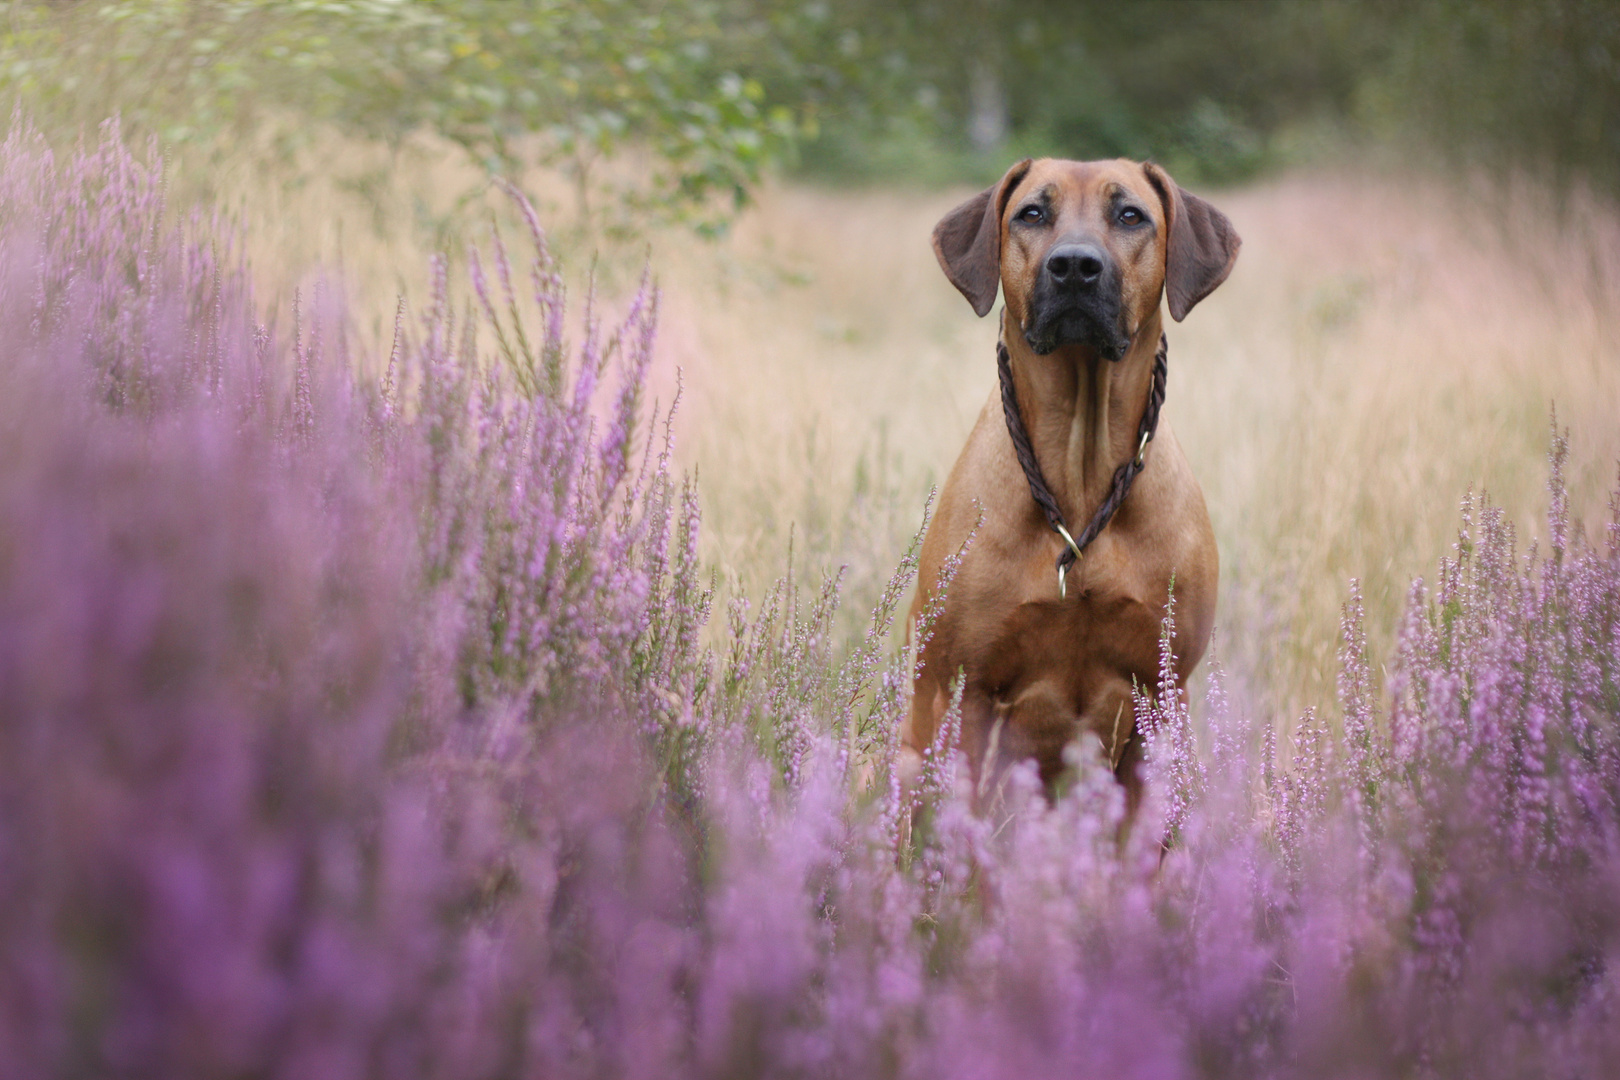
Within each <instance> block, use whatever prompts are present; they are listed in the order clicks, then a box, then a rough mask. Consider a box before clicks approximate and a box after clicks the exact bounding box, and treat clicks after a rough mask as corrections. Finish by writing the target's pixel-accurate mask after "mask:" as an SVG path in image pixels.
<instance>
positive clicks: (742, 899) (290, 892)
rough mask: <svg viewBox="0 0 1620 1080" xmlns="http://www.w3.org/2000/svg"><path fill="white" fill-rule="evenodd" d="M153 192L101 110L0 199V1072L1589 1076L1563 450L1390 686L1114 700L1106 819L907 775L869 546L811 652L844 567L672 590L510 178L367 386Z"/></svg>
mask: <svg viewBox="0 0 1620 1080" xmlns="http://www.w3.org/2000/svg"><path fill="white" fill-rule="evenodd" d="M163 193H164V185H163V182H162V173H161V170H160V169H159V168H158V167H157V166H156V165H155V164H154V162H153V158H152V156H150V155H148V156H145V157H143V156H141V155H136V154H131V153H130V152H129V151H127V150H126V149H125V148H124V147H123V146H122V144H121V143H120V142H119V140H118V137H117V132H116V130H111V131H108V132H107V133H105V135H104V136H103V138H102V139H101V140H100V141H99V142H98V143H95V144H91V145H87V146H86V147H84V148H82V149H81V151H80V152H79V153H78V154H77V155H75V156H73V157H71V158H70V159H65V160H58V159H56V158H54V157H53V156H52V155H51V154H50V153H49V152H48V151H47V150H46V149H45V147H44V145H43V143H42V142H41V141H40V140H39V139H38V138H37V137H36V136H34V135H33V134H32V133H31V132H30V131H29V130H28V129H27V128H26V126H18V127H17V128H16V129H15V130H14V131H13V133H12V135H11V136H10V141H9V142H8V143H7V145H6V149H5V155H4V159H3V164H0V222H3V226H4V231H3V233H0V237H3V243H4V249H3V251H0V327H3V335H4V336H3V340H4V341H5V343H6V344H5V351H4V357H5V362H4V365H3V367H0V379H3V380H4V387H3V392H0V440H4V448H5V452H4V454H3V455H0V522H3V523H4V524H3V525H0V716H3V717H4V719H5V723H4V724H0V1031H3V1033H4V1036H3V1039H4V1045H5V1046H6V1053H5V1054H4V1056H3V1058H0V1069H4V1070H5V1071H6V1072H7V1073H10V1074H15V1075H18V1076H44V1075H60V1076H79V1075H106V1074H141V1075H163V1076H243V1075H250V1076H272V1075H275V1076H283V1075H285V1076H299V1077H305V1076H323V1077H327V1076H331V1077H338V1076H387V1077H396V1076H418V1075H420V1076H454V1077H492V1076H533V1075H540V1076H596V1077H600V1076H637V1077H639V1076H650V1075H671V1076H752V1075H772V1076H774V1075H782V1076H919V1077H920V1076H947V1077H954V1076H963V1077H967V1076H976V1077H994V1076H1002V1075H1006V1076H1027V1075H1055V1074H1065V1075H1098V1074H1102V1073H1104V1072H1106V1073H1109V1074H1114V1075H1123V1076H1141V1077H1166V1076H1188V1077H1192V1076H1205V1077H1211V1076H1214V1077H1220V1076H1233V1077H1236V1076H1256V1075H1259V1076H1277V1077H1284V1076H1301V1077H1305V1076H1309V1077H1323V1076H1346V1077H1349V1076H1368V1075H1378V1076H1384V1075H1387V1076H1429V1075H1438V1076H1453V1075H1469V1076H1481V1077H1493V1076H1519V1075H1526V1074H1533V1075H1538V1076H1568V1077H1578V1076H1597V1075H1606V1074H1608V1073H1609V1072H1612V1071H1613V1070H1614V1068H1615V1066H1616V1065H1617V1064H1620V1038H1617V1036H1616V1032H1617V1031H1620V1023H1617V1021H1620V1016H1617V1015H1616V1008H1617V998H1616V995H1615V992H1614V985H1613V980H1614V958H1615V957H1616V955H1617V950H1620V906H1617V905H1616V903H1615V901H1614V896H1615V895H1616V886H1617V885H1620V492H1617V493H1616V494H1615V495H1614V496H1613V503H1614V505H1613V509H1612V516H1613V519H1614V523H1613V524H1612V525H1610V526H1609V527H1608V532H1607V535H1606V536H1605V537H1603V538H1601V539H1600V541H1599V542H1598V543H1597V544H1596V545H1594V544H1593V543H1592V542H1590V541H1589V540H1588V538H1587V536H1586V534H1585V533H1584V532H1583V531H1582V530H1581V529H1580V528H1578V527H1576V522H1575V521H1574V519H1573V518H1572V516H1571V497H1570V489H1569V486H1568V484H1567V482H1566V476H1567V474H1568V473H1569V472H1570V471H1571V469H1572V468H1573V467H1574V465H1573V463H1574V460H1575V459H1574V458H1573V457H1572V455H1571V452H1570V449H1569V444H1568V442H1567V440H1566V438H1565V436H1564V435H1563V434H1562V433H1561V432H1555V435H1554V439H1553V451H1552V455H1551V463H1552V467H1551V473H1550V481H1549V483H1548V491H1549V494H1550V503H1549V510H1548V514H1547V526H1546V530H1547V531H1546V539H1545V541H1544V542H1542V543H1541V544H1538V545H1532V548H1531V551H1530V552H1529V553H1528V554H1522V553H1520V552H1519V551H1518V550H1517V548H1516V546H1515V540H1514V529H1513V528H1512V526H1511V523H1510V521H1509V519H1508V517H1507V516H1506V515H1505V514H1504V513H1503V512H1502V511H1501V510H1499V509H1496V508H1494V507H1492V506H1491V505H1490V504H1489V503H1486V502H1484V501H1483V500H1473V501H1471V502H1470V503H1469V504H1468V505H1467V507H1466V511H1465V518H1464V523H1463V527H1462V530H1461V532H1460V534H1459V535H1458V540H1457V543H1456V547H1455V550H1454V552H1453V555H1452V556H1450V557H1448V558H1447V560H1446V561H1444V562H1442V563H1441V565H1440V567H1439V570H1438V573H1437V574H1436V576H1435V577H1434V579H1433V584H1432V585H1428V586H1425V585H1422V584H1419V585H1416V586H1413V587H1412V588H1411V591H1410V595H1409V597H1408V599H1407V603H1406V605H1405V608H1404V610H1405V616H1404V620H1403V621H1402V622H1401V623H1400V625H1399V627H1398V628H1397V629H1396V630H1395V632H1394V636H1395V639H1396V640H1397V641H1398V646H1399V647H1398V650H1397V652H1396V654H1395V662H1394V666H1393V668H1392V673H1391V678H1390V680H1389V692H1388V693H1387V694H1385V693H1382V692H1380V691H1379V689H1378V679H1377V678H1376V676H1375V667H1374V666H1375V664H1376V663H1377V658H1378V654H1377V652H1376V650H1375V649H1374V647H1373V645H1372V644H1371V643H1370V642H1371V640H1372V632H1371V631H1375V630H1376V629H1377V627H1376V626H1375V627H1369V626H1368V625H1367V621H1366V619H1365V617H1364V613H1363V600H1362V597H1361V595H1360V594H1359V593H1357V592H1355V591H1352V593H1351V595H1350V599H1349V601H1348V603H1346V604H1345V606H1344V610H1343V618H1342V627H1341V632H1340V646H1339V650H1338V652H1339V658H1338V665H1337V666H1338V669H1339V671H1340V675H1339V678H1338V688H1337V689H1338V692H1337V706H1336V711H1337V712H1338V713H1340V714H1341V715H1342V718H1343V720H1342V723H1334V724H1327V723H1325V722H1324V720H1323V719H1322V718H1321V717H1320V716H1319V715H1307V717H1306V719H1305V720H1304V722H1303V723H1301V724H1299V725H1297V728H1298V730H1297V733H1295V734H1292V735H1290V734H1289V733H1290V732H1291V731H1292V729H1293V728H1294V727H1295V726H1296V725H1293V724H1292V723H1291V722H1290V721H1289V720H1288V718H1287V717H1286V716H1283V715H1280V714H1277V713H1275V712H1273V711H1272V709H1271V707H1270V706H1269V704H1268V703H1267V702H1266V701H1265V700H1264V699H1263V698H1255V697H1250V696H1249V695H1247V694H1246V693H1244V692H1242V688H1241V687H1234V686H1233V685H1232V684H1231V683H1230V682H1229V681H1228V680H1227V679H1226V678H1225V677H1224V676H1223V675H1222V674H1221V671H1220V668H1219V666H1218V665H1211V668H1210V673H1211V677H1210V680H1209V684H1208V687H1207V691H1206V700H1205V703H1204V705H1203V706H1201V708H1200V715H1199V716H1198V717H1197V718H1196V719H1195V717H1194V715H1193V714H1192V713H1191V711H1190V709H1189V705H1188V703H1187V702H1186V701H1184V700H1181V699H1179V698H1177V697H1175V696H1174V695H1171V694H1160V693H1159V692H1158V690H1157V689H1156V688H1154V687H1144V688H1143V693H1144V698H1143V700H1142V702H1141V703H1140V711H1141V713H1142V715H1143V716H1144V723H1145V725H1146V728H1147V730H1148V732H1149V740H1150V753H1149V772H1150V778H1149V782H1148V791H1149V797H1148V799H1147V802H1146V804H1145V806H1144V808H1143V810H1142V812H1141V814H1140V816H1138V817H1137V818H1136V820H1135V821H1134V822H1131V823H1129V824H1127V823H1126V822H1125V820H1124V805H1123V798H1122V795H1121V792H1120V790H1119V788H1118V787H1117V785H1116V784H1115V783H1114V782H1113V780H1112V778H1111V777H1110V775H1109V773H1108V770H1107V767H1106V764H1105V763H1104V762H1103V761H1102V760H1101V755H1100V751H1099V750H1098V749H1097V747H1095V746H1092V745H1078V744H1077V745H1076V747H1075V748H1074V751H1073V754H1072V764H1073V770H1072V775H1071V776H1070V778H1069V780H1068V782H1067V783H1066V785H1065V787H1064V790H1063V792H1062V794H1061V795H1059V796H1058V797H1057V798H1055V799H1054V800H1051V801H1048V800H1047V799H1046V798H1045V796H1044V795H1043V793H1042V792H1041V790H1040V785H1039V782H1038V780H1037V778H1036V776H1035V774H1034V772H1033V770H1032V769H1029V768H1027V767H1026V768H1018V769H1015V770H1013V771H1012V772H1011V774H1010V775H1009V776H1008V777H1007V779H1006V782H1005V784H1003V785H1002V786H1001V787H1000V788H999V789H997V790H995V791H984V792H973V791H970V790H967V787H966V785H967V772H966V770H965V769H964V768H963V767H962V763H961V761H960V759H959V757H958V756H957V755H956V754H955V753H954V752H952V751H951V749H950V747H949V746H948V745H941V746H940V747H939V748H938V752H937V753H935V754H933V755H932V756H931V758H930V763H929V767H928V769H927V770H926V772H925V779H924V782H923V784H922V785H921V787H920V789H919V790H918V791H916V792H911V793H908V792H903V791H901V790H900V789H899V787H898V786H897V784H896V783H895V776H894V770H893V768H892V763H893V759H894V755H895V752H896V749H897V735H896V731H897V725H898V720H899V717H900V715H901V714H902V713H903V711H904V709H905V705H906V702H905V697H906V694H907V693H908V688H909V684H910V676H911V672H910V669H909V664H908V661H907V659H906V656H905V654H904V653H903V652H902V651H900V650H898V649H897V648H895V647H894V646H893V644H892V637H893V629H894V618H895V614H896V609H897V607H898V605H899V603H900V601H901V599H902V596H903V593H904V591H905V589H906V588H907V585H908V582H909V576H910V574H911V571H912V568H913V566H914V563H913V561H912V559H911V558H910V557H909V556H906V557H902V558H901V559H900V560H899V565H898V567H897V568H895V569H894V570H893V572H892V573H891V574H890V575H889V579H888V581H887V583H886V584H885V585H884V586H883V587H882V588H881V589H878V590H875V595H876V600H875V602H874V604H873V607H872V610H871V611H870V612H869V613H861V619H860V621H861V622H862V623H864V625H865V629H864V630H863V631H861V632H859V633H856V634H854V635H852V639H853V641H854V644H853V645H852V646H851V645H845V644H843V641H844V639H843V638H841V637H840V635H838V634H837V633H835V625H836V622H837V618H838V610H839V605H840V600H841V585H840V582H839V580H838V579H837V577H836V576H832V577H829V578H827V579H825V580H822V581H817V580H816V579H815V578H813V577H812V578H810V579H809V580H805V579H804V577H803V574H802V571H798V570H790V572H789V573H788V574H786V575H784V576H783V577H781V578H780V579H778V580H777V581H776V582H775V583H774V584H773V585H769V586H766V587H762V588H760V589H758V590H757V591H752V592H746V593H745V594H744V595H732V596H729V597H723V596H717V595H716V594H715V593H714V592H713V591H712V589H711V584H710V579H709V578H707V577H706V576H705V574H704V573H703V571H702V558H701V554H700V553H701V552H702V551H703V543H704V541H703V538H702V531H703V526H702V524H701V514H700V508H701V499H700V497H699V496H698V494H697V493H696V491H695V488H694V486H693V485H692V483H691V482H689V481H686V480H684V479H682V478H681V477H680V475H679V474H678V472H677V471H676V466H675V464H674V463H675V461H676V460H677V459H676V457H675V451H676V447H675V445H674V442H673V440H674V439H676V438H677V437H678V436H679V433H680V430H681V429H680V428H679V426H678V425H676V424H674V423H673V422H672V419H671V415H670V412H669V411H668V408H667V407H666V408H664V409H663V410H661V411H654V410H653V409H651V407H650V401H649V400H648V398H649V396H650V395H649V394H648V393H647V387H646V380H647V378H648V372H649V368H650V366H651V364H652V363H653V357H654V353H655V335H656V319H657V317H658V315H659V313H660V311H661V310H663V307H662V304H663V301H662V300H661V298H660V296H659V294H658V293H657V291H656V290H655V289H654V288H653V287H652V286H651V284H650V283H649V282H647V281H645V280H644V281H643V283H642V285H641V287H640V288H639V289H638V290H637V291H636V292H635V293H634V295H633V296H632V298H631V299H630V300H629V301H628V302H627V304H626V305H625V307H624V308H623V314H622V315H620V316H619V317H617V318H616V319H608V318H606V317H605V316H602V315H601V314H600V312H599V310H598V309H597V308H596V306H595V301H594V300H593V299H592V298H591V297H586V298H585V302H584V307H585V308H586V309H587V311H588V312H589V314H587V315H586V316H584V317H583V318H580V319H577V320H576V321H574V322H572V323H570V322H569V321H567V319H566V312H565V306H566V297H565V290H564V288H563V285H562V279H561V277H560V275H559V272H558V267H557V264H556V262H555V261H554V260H553V259H552V258H551V256H550V255H549V254H548V251H547V247H546V238H545V235H544V233H543V231H542V230H541V229H540V227H539V223H538V220H537V219H536V217H535V215H534V214H533V212H532V210H531V208H530V207H529V206H528V204H527V203H526V202H525V201H524V200H523V199H522V197H521V196H517V195H515V194H513V195H512V196H511V198H512V200H513V206H514V210H515V214H516V217H517V218H518V219H519V220H520V221H522V222H523V223H524V226H523V229H522V231H521V233H519V235H522V236H523V247H522V254H521V256H519V255H517V254H516V253H515V252H514V251H513V250H510V249H508V248H507V247H506V246H505V243H504V241H503V240H502V239H500V238H499V237H496V238H495V239H493V240H492V241H491V242H490V243H489V244H488V245H486V246H485V247H484V249H483V250H482V251H480V252H473V253H469V255H468V258H467V263H466V265H467V267H468V269H467V271H466V277H465V281H464V283H462V284H461V285H460V287H459V289H458V288H457V287H456V286H455V285H454V284H453V283H452V276H451V273H450V271H449V269H448V267H447V265H446V264H445V263H443V262H439V263H436V264H434V265H433V267H432V269H431V272H430V275H429V277H430V281H431V285H430V288H429V290H428V292H427V293H426V295H425V296H423V297H422V298H421V299H419V300H411V301H409V302H408V303H407V304H405V305H404V307H403V308H402V310H401V314H400V317H399V318H398V320H397V322H396V324H395V332H394V333H393V334H392V335H390V337H389V341H390V343H391V348H390V349H389V352H388V354H387V355H386V356H380V357H377V358H375V362H374V364H371V365H367V364H363V363H359V362H357V358H356V356H355V355H353V354H354V352H356V351H358V349H359V345H358V344H357V343H356V341H355V339H354V338H353V337H352V335H351V334H350V333H349V331H348V329H346V328H347V327H348V326H349V324H350V322H351V321H352V319H351V318H350V317H349V313H348V312H347V311H346V310H345V308H344V302H343V300H342V299H341V297H340V296H339V294H338V293H337V292H336V291H335V290H332V289H323V290H318V291H316V290H312V291H311V292H310V293H308V294H303V293H300V294H299V295H298V296H297V297H296V306H293V307H291V308H290V310H284V311H283V312H282V313H281V314H280V316H279V317H278V318H277V319H275V320H274V321H271V320H267V319H266V318H265V317H264V316H263V315H262V314H261V313H260V311H259V310H258V308H257V307H256V305H255V301H254V299H253V291H252V283H251V280H250V275H249V273H248V272H247V271H246V269H245V268H244V267H243V266H242V264H241V261H240V256H239V251H240V249H239V247H238V246H236V245H235V244H234V243H233V242H232V241H231V231H230V229H229V228H228V226H226V225H225V224H224V223H222V222H219V221H217V220H212V219H205V218H200V217H199V218H189V219H186V220H182V221H180V222H178V223H177V222H176V220H175V218H176V215H174V214H173V213H172V211H170V210H169V209H168V208H166V207H165V205H164V198H163ZM456 296H464V297H465V298H466V299H465V302H461V301H458V300H455V299H453V297H456ZM570 327H578V328H579V329H573V330H571V329H570ZM371 367H375V368H376V370H377V371H379V372H380V374H379V375H377V376H375V377H373V376H372V375H370V374H367V373H366V372H368V371H369V370H370V368H371ZM722 602H723V607H724V615H723V616H721V615H720V614H719V611H718V610H717V608H718V607H719V606H721V603H722ZM1170 617H1173V613H1171V612H1167V618H1170ZM1168 640H1169V637H1168V634H1167V636H1166V641H1168ZM1170 663H1171V658H1170V657H1169V656H1168V655H1167V656H1166V657H1165V664H1166V665H1167V666H1168V665H1169V664H1170ZM1323 704H1326V702H1325V701H1324V702H1323ZM1285 739H1286V740H1289V741H1291V742H1292V752H1291V753H1290V752H1287V749H1286V748H1285V747H1284V746H1282V745H1280V742H1281V741H1283V740H1285Z"/></svg>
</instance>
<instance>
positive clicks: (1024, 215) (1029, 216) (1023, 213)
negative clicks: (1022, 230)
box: [1018, 206, 1046, 225]
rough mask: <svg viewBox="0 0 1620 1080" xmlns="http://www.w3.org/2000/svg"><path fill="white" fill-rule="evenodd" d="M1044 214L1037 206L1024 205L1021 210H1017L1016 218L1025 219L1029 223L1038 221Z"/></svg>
mask: <svg viewBox="0 0 1620 1080" xmlns="http://www.w3.org/2000/svg"><path fill="white" fill-rule="evenodd" d="M1045 216H1046V215H1045V214H1043V213H1041V208H1040V207H1038V206H1026V207H1024V208H1023V209H1022V210H1020V211H1018V220H1019V221H1027V222H1028V223H1029V224H1031V225H1033V224H1035V223H1036V222H1038V221H1040V220H1041V218H1043V217H1045Z"/></svg>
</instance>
